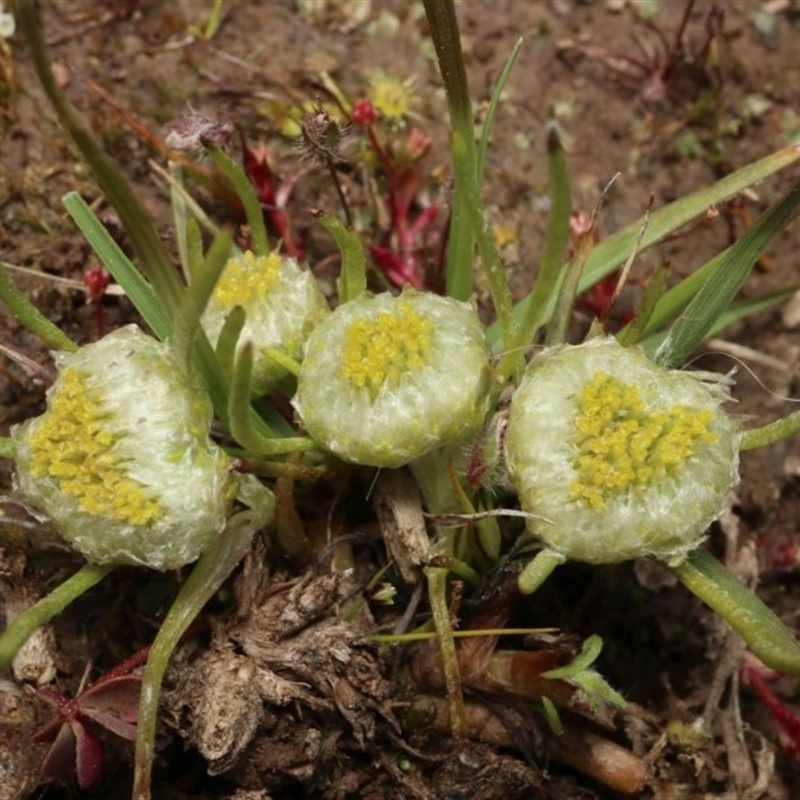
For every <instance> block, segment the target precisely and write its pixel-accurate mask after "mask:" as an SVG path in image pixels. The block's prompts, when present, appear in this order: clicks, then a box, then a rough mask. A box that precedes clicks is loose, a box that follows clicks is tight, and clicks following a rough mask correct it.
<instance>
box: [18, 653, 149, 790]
mask: <svg viewBox="0 0 800 800" xmlns="http://www.w3.org/2000/svg"><path fill="white" fill-rule="evenodd" d="M148 652H149V648H145V649H143V650H140V651H139V652H138V653H135V654H134V655H132V656H131V657H130V658H128V659H126V660H125V661H123V662H121V663H120V664H118V665H117V666H116V667H114V669H112V670H111V671H110V672H107V673H106V674H105V675H103V676H102V677H100V678H98V680H96V681H95V682H94V683H92V684H90V685H89V686H87V687H86V688H85V689H83V690H82V691H80V692H79V693H78V694H77V695H76V696H75V697H73V698H70V697H67V696H66V695H63V694H61V693H60V692H57V691H55V690H53V689H47V688H44V689H37V690H36V693H37V694H38V695H39V697H41V698H42V699H44V700H45V701H47V702H48V703H49V704H50V705H52V706H53V707H54V708H55V714H54V715H53V718H52V719H51V720H50V721H49V722H47V723H46V724H45V725H43V726H42V727H41V728H39V730H37V731H36V732H35V733H34V734H33V741H35V742H52V744H51V746H50V749H49V750H48V751H47V755H46V756H45V758H44V761H43V762H42V770H41V777H42V779H43V780H45V781H55V780H63V779H64V778H66V777H67V776H69V775H71V774H72V773H73V772H75V773H76V774H77V778H78V785H79V786H80V787H81V789H86V788H87V787H89V786H91V785H92V784H94V783H96V782H97V780H98V779H99V778H100V776H101V774H102V771H103V763H104V760H105V755H104V748H103V742H102V741H101V740H100V738H99V737H98V736H96V735H95V734H94V733H92V732H91V730H89V728H88V727H87V724H86V723H87V721H88V720H91V721H92V722H95V723H97V724H98V725H101V726H102V727H103V728H105V729H106V730H109V731H111V732H112V733H115V734H116V735H117V736H120V737H122V738H123V739H127V740H129V741H133V740H134V739H135V738H136V719H137V714H138V710H139V692H140V689H141V683H142V679H141V676H140V675H131V674H130V673H131V671H132V670H134V669H136V668H137V667H139V666H141V665H142V664H143V663H144V661H145V660H146V659H147V654H148Z"/></svg>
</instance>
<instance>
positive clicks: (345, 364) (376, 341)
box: [341, 301, 433, 399]
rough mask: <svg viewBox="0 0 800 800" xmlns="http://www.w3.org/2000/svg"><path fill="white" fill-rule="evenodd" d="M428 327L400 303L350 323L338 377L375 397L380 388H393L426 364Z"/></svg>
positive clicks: (408, 307) (420, 317)
mask: <svg viewBox="0 0 800 800" xmlns="http://www.w3.org/2000/svg"><path fill="white" fill-rule="evenodd" d="M432 330H433V328H432V325H431V323H430V321H429V320H427V319H426V318H425V317H423V316H422V315H421V314H420V313H418V312H417V311H416V310H414V309H413V308H412V307H411V305H410V304H409V303H408V302H405V301H401V302H400V303H398V306H397V309H392V310H391V311H383V312H381V313H380V314H379V315H377V316H375V317H362V318H360V319H356V320H354V321H353V322H351V323H350V326H349V328H348V330H347V334H346V338H345V347H344V353H343V357H342V366H341V374H342V377H343V378H345V379H346V380H348V381H349V382H350V383H351V384H352V385H353V386H356V387H359V388H366V389H367V390H368V392H369V394H370V396H371V397H372V398H373V399H374V398H375V397H377V395H378V392H379V391H380V389H381V387H383V386H387V387H389V388H393V387H395V386H396V385H397V384H398V382H399V381H400V380H401V378H402V377H403V376H404V375H407V374H408V373H409V372H413V370H415V369H420V368H422V367H423V366H425V364H426V363H427V360H428V354H429V351H430V345H431V336H432Z"/></svg>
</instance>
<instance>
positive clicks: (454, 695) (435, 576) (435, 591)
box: [423, 567, 468, 739]
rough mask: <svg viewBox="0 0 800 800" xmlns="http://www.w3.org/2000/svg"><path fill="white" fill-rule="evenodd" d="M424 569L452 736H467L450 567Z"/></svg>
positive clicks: (460, 737) (457, 737) (462, 737)
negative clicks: (450, 597) (449, 593)
mask: <svg viewBox="0 0 800 800" xmlns="http://www.w3.org/2000/svg"><path fill="white" fill-rule="evenodd" d="M423 572H424V573H425V579H426V580H427V582H428V599H429V601H430V604H431V615H432V617H433V626H434V628H435V629H436V637H437V639H438V640H439V652H440V653H441V656H442V672H443V673H444V682H445V686H446V687H447V700H448V703H449V706H450V723H451V728H452V732H453V736H454V738H456V739H464V738H466V736H467V730H468V728H467V716H466V712H465V711H464V697H463V694H462V690H461V674H460V672H459V669H458V654H457V652H456V640H455V638H454V637H453V625H452V623H451V621H450V609H449V608H448V606H447V570H446V569H437V568H436V567H426V568H425V569H424V570H423Z"/></svg>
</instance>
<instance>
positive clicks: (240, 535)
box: [132, 511, 263, 800]
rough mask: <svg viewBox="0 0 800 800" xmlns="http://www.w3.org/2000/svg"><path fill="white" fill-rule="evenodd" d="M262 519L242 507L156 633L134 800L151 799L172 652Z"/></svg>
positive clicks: (139, 728) (145, 678)
mask: <svg viewBox="0 0 800 800" xmlns="http://www.w3.org/2000/svg"><path fill="white" fill-rule="evenodd" d="M261 522H263V520H262V519H261V518H260V515H259V514H258V513H257V512H255V511H243V512H241V513H240V514H237V515H236V516H235V517H232V518H231V520H230V521H229V522H228V525H227V527H226V528H225V530H224V531H223V532H222V534H221V535H220V536H219V537H218V538H217V540H216V542H215V543H214V544H213V545H212V546H211V548H210V549H208V550H207V551H206V552H205V553H203V555H202V556H201V557H200V560H199V561H198V562H197V564H196V565H195V567H194V569H193V570H192V572H191V574H190V575H189V577H188V579H187V580H186V583H184V584H183V586H182V587H181V590H180V592H179V593H178V596H177V597H176V598H175V602H174V603H173V604H172V606H171V607H170V610H169V613H168V614H167V616H166V619H165V620H164V622H163V624H162V625H161V628H160V629H159V631H158V634H157V635H156V638H155V640H154V642H153V646H152V648H151V649H150V656H149V657H148V659H147V665H146V666H145V668H144V674H143V675H142V693H141V697H140V700H139V715H138V721H137V725H136V755H135V761H134V776H133V795H132V798H133V800H150V785H151V772H152V766H153V755H154V749H155V747H154V743H155V733H156V721H157V719H158V701H159V697H160V695H161V683H162V681H163V679H164V673H165V672H166V669H167V665H168V664H169V660H170V657H171V656H172V652H173V651H174V649H175V647H176V645H177V644H178V641H179V640H180V638H181V636H183V634H184V632H185V631H186V629H187V628H188V627H189V625H191V624H192V622H193V621H194V619H195V618H196V617H197V615H198V614H199V613H200V611H201V610H202V608H203V606H204V605H205V604H206V603H207V602H208V601H209V600H210V599H211V598H212V597H213V596H214V595H215V594H216V593H217V591H218V590H219V588H220V586H222V584H223V582H224V581H225V579H226V578H227V577H228V576H229V575H230V574H231V572H232V571H233V570H234V568H235V567H236V565H237V564H238V563H239V562H240V561H241V560H242V558H243V557H244V555H245V553H246V552H247V551H248V549H249V547H250V540H251V539H252V536H253V533H254V532H255V530H256V529H257V528H258V527H259V523H261Z"/></svg>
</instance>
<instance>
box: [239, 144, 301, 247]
mask: <svg viewBox="0 0 800 800" xmlns="http://www.w3.org/2000/svg"><path fill="white" fill-rule="evenodd" d="M242 149H243V151H244V171H245V174H246V175H247V177H248V178H249V179H250V182H251V183H252V184H253V186H255V189H256V194H257V195H258V199H259V202H260V203H261V207H262V209H263V210H264V214H265V216H266V218H267V220H268V222H269V224H270V225H271V226H272V228H273V230H274V231H275V233H276V234H277V236H278V238H279V239H280V240H281V243H282V246H283V250H284V252H285V253H286V255H288V256H291V257H292V258H296V259H298V260H299V261H302V260H303V255H304V248H303V243H302V242H301V241H300V240H299V239H297V238H295V236H294V233H293V231H292V220H291V217H290V216H289V212H288V211H287V202H288V200H289V195H290V194H291V191H292V188H293V187H294V183H295V180H296V179H297V177H299V176H298V174H296V173H293V174H291V175H290V176H289V177H286V178H283V179H279V178H278V176H277V175H276V174H275V171H274V170H273V169H272V166H271V165H270V151H269V148H268V147H267V145H265V144H260V145H258V146H257V147H253V148H251V147H248V146H247V145H246V144H245V143H244V142H242Z"/></svg>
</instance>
